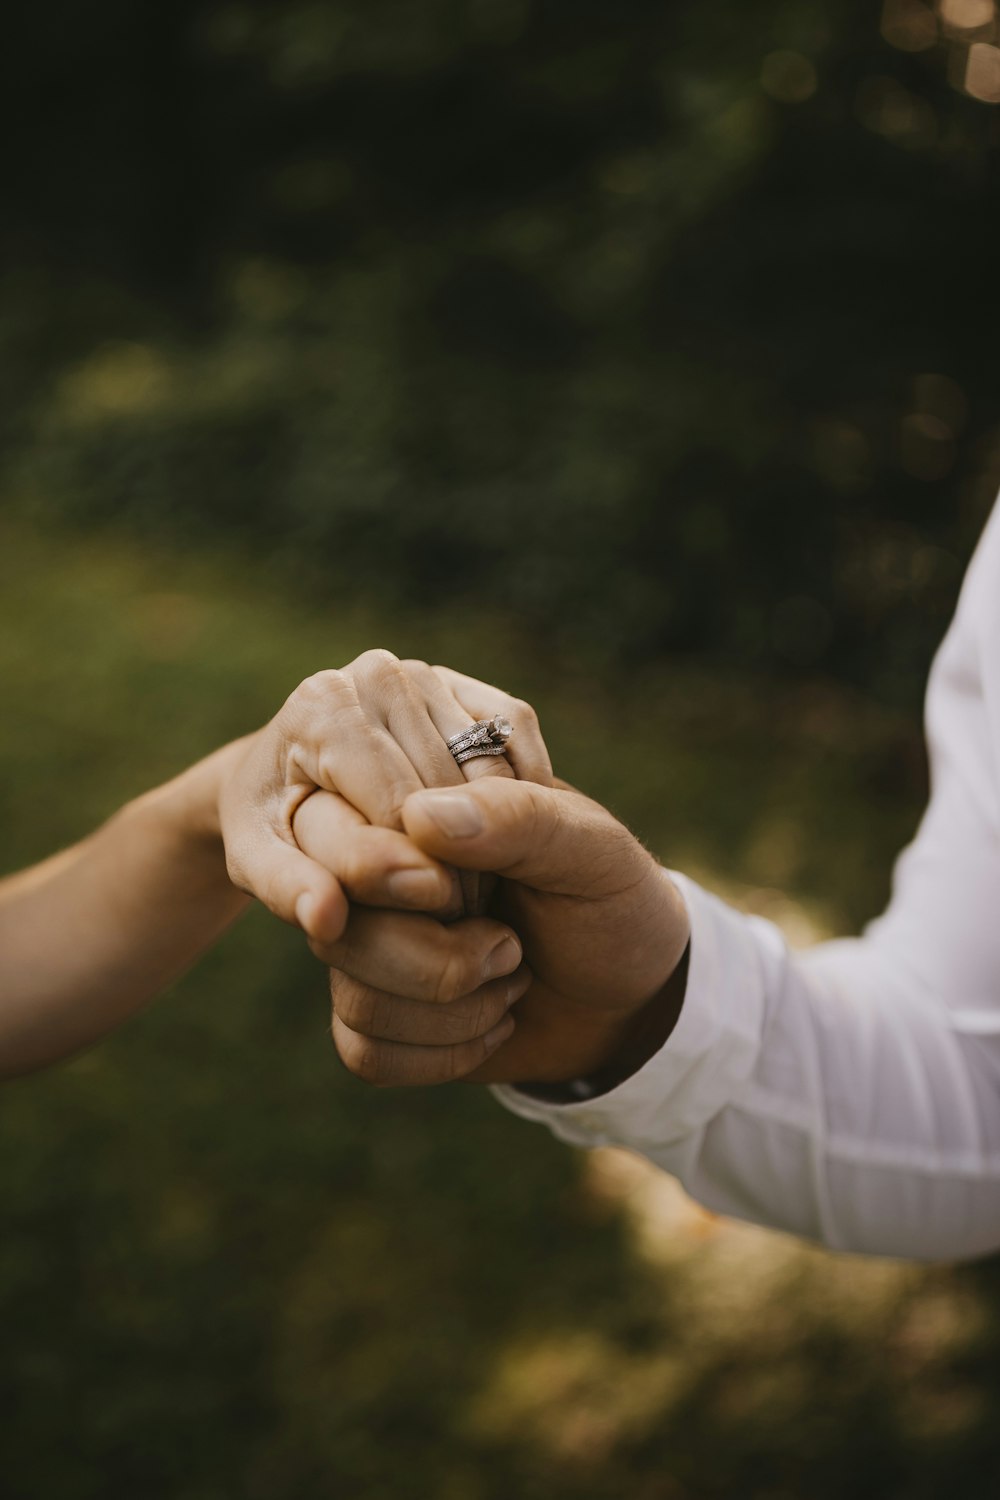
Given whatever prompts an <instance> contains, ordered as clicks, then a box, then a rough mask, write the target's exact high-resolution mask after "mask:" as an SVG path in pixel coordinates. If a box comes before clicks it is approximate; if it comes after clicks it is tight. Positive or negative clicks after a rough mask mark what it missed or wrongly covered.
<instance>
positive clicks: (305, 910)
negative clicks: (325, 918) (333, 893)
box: [295, 891, 316, 932]
mask: <svg viewBox="0 0 1000 1500" xmlns="http://www.w3.org/2000/svg"><path fill="white" fill-rule="evenodd" d="M315 910H316V898H315V896H311V895H310V894H309V892H308V891H303V893H302V895H301V896H300V897H299V899H298V900H297V901H296V903H295V920H296V922H298V924H299V926H300V927H301V928H302V931H303V932H308V931H309V923H310V921H311V920H312V917H313V913H314V912H315Z"/></svg>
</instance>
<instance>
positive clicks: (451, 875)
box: [221, 651, 688, 1085]
mask: <svg viewBox="0 0 1000 1500" xmlns="http://www.w3.org/2000/svg"><path fill="white" fill-rule="evenodd" d="M496 713H502V714H504V715H505V716H506V717H507V718H509V719H510V721H511V723H512V724H513V726H514V733H513V736H512V738H511V740H510V743H509V746H508V754H507V756H506V757H495V758H490V759H486V758H483V759H474V760H471V761H468V762H466V763H465V765H463V766H461V767H459V766H458V765H456V763H455V761H454V759H453V758H452V756H451V754H450V752H449V750H448V748H447V745H446V744H445V740H446V739H447V737H448V736H449V735H451V734H454V733H456V732H457V731H458V730H460V729H462V728H464V727H465V726H466V725H467V724H468V723H469V721H470V719H472V720H475V719H481V718H488V717H492V716H493V715H494V714H496ZM241 754H242V760H241V763H240V766H239V768H238V769H237V771H236V773H235V774H234V775H232V776H231V777H230V778H229V779H228V782H227V787H226V792H225V795H224V797H223V799H222V802H221V820H222V831H223V837H224V840H225V843H226V851H227V861H228V867H229V871H230V877H231V879H232V880H233V881H234V883H235V884H237V885H238V886H240V887H241V888H242V889H244V890H248V891H250V892H252V893H253V894H255V895H257V896H259V897H260V898H261V899H262V900H264V901H265V903H266V904H267V905H268V906H269V907H271V909H272V910H273V911H275V912H277V913H278V914H279V915H280V916H282V917H284V918H285V919H286V920H288V921H294V922H296V923H297V924H298V925H299V926H300V927H301V928H302V929H303V931H304V932H305V933H306V935H307V938H308V941H309V945H310V947H311V948H312V950H313V952H314V953H315V954H316V956H317V957H318V958H320V959H321V960H322V961H323V962H324V963H325V964H327V965H328V966H329V967H330V970H331V993H332V999H333V1039H334V1043H335V1045H336V1047H337V1050H338V1052H339V1054H340V1056H341V1058H342V1059H343V1061H344V1063H345V1064H346V1066H347V1067H348V1068H349V1069H350V1071H351V1072H353V1073H355V1074H356V1075H357V1076H359V1077H360V1078H363V1079H365V1080H366V1081H368V1082H370V1083H375V1084H381V1085H386V1084H430V1083H439V1082H445V1081H450V1080H453V1079H458V1078H467V1079H471V1080H474V1081H477V1082H499V1081H518V1082H522V1083H555V1082H559V1081H562V1080H567V1079H572V1078H578V1077H583V1076H592V1075H594V1074H595V1073H600V1072H601V1071H602V1070H606V1069H607V1067H608V1066H609V1065H610V1064H611V1063H612V1062H613V1060H614V1059H615V1058H621V1057H623V1056H626V1055H627V1054H628V1053H629V1049H630V1048H631V1049H632V1050H634V1047H635V1045H636V1039H637V1038H640V1039H641V1038H642V1037H646V1036H659V1035H661V1033H664V1032H665V1031H668V1030H669V1026H670V1025H671V1024H672V1019H673V1017H672V1014H671V1009H673V1010H676V1007H677V1004H678V1003H679V1002H678V997H677V996H676V995H671V994H670V986H669V981H670V980H671V977H672V976H673V975H674V974H675V972H676V971H677V969H678V964H679V961H680V959H681V956H682V955H683V953H684V951H685V948H686V946H687V941H688V920H687V913H686V911H685V908H684V904H683V901H682V899H681V897H680V894H679V892H678V891H677V889H676V887H675V886H674V884H673V883H672V882H671V880H670V879H669V877H668V876H667V875H666V874H665V872H664V871H663V870H662V869H661V868H660V867H659V865H658V864H657V863H656V861H655V860H654V859H653V858H652V856H651V855H650V854H649V853H648V852H647V850H645V849H644V848H643V847H642V845H641V844H640V843H639V842H638V840H637V839H635V838H634V837H633V836H632V834H631V833H630V832H629V831H628V830H627V829H626V828H625V827H624V826H623V825H622V824H621V823H620V822H618V821H617V819H615V818H614V817H613V816H612V815H611V813H609V812H608V811H607V810H606V809H604V808H603V807H600V806H599V805H598V804H597V803H595V802H592V801H590V800H589V799H588V798H586V797H584V796H582V795H581V794H580V793H579V792H576V791H574V790H573V789H572V788H570V787H568V786H566V785H565V784H563V783H556V782H554V781H553V777H552V770H551V764H550V761H549V757H548V753H547V751H546V747H545V744H544V740H543V738H542V735H541V732H540V730H539V727H538V721H537V718H536V716H535V714H534V712H533V710H532V709H531V708H530V706H529V705H527V704H525V703H523V702H521V701H519V700H517V699H513V698H511V697H510V696H509V695H508V694H506V693H503V692H501V691H499V690H498V689H496V688H493V687H490V686H489V685H487V684H485V683H482V682H478V681H476V680H475V679H473V678H469V677H464V676H462V675H461V674H459V673H456V672H452V671H450V670H448V669H446V668H441V667H434V668H432V667H430V666H428V665H427V664H426V663H423V662H413V661H406V662H401V661H398V660H397V659H396V658H395V657H393V656H392V655H391V654H390V653H388V652H382V651H376V652H367V653H365V655H364V656H362V657H359V658H358V660H357V661H356V662H354V663H353V664H352V665H351V666H350V667H347V668H345V669H343V670H342V671H336V672H323V673H320V674H318V675H317V676H316V677H313V678H310V679H309V680H308V681H307V682H305V683H304V684H302V686H301V687H300V688H298V689H297V690H296V692H295V693H294V694H293V695H292V697H291V698H290V699H289V700H288V702H287V703H286V704H285V706H284V708H283V709H282V710H281V711H280V713H279V714H278V715H277V716H276V718H275V719H274V720H273V721H272V723H271V724H270V725H268V726H267V727H266V728H265V730H263V731H260V732H259V734H258V735H255V736H253V737H251V739H250V740H249V741H246V742H242V746H241ZM262 787H264V788H267V791H266V794H265V793H262V792H261V788H262ZM251 788H252V789H254V797H255V799H256V806H255V807H254V809H253V815H252V816H251V815H250V814H249V813H248V810H247V806H246V800H245V799H246V794H247V793H248V791H249V790H250V789H251ZM262 796H263V797H264V800H265V803H266V805H265V806H263V807H262V806H261V805H260V804H261V798H262ZM262 814H263V816H262ZM651 1006H655V1007H657V1010H656V1013H655V1014H654V1016H653V1024H652V1026H650V1024H649V1021H650V1007H651ZM639 1045H642V1043H641V1040H640V1042H639Z"/></svg>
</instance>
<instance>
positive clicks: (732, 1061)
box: [492, 871, 785, 1154]
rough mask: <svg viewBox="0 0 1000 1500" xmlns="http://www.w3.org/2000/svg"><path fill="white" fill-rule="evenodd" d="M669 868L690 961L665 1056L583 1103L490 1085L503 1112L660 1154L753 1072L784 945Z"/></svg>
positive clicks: (583, 1141)
mask: <svg viewBox="0 0 1000 1500" xmlns="http://www.w3.org/2000/svg"><path fill="white" fill-rule="evenodd" d="M669 874H670V877H671V879H672V880H673V881H674V882H675V884H676V885H677V887H678V889H679V890H680V892H681V895H682V896H683V898H684V902H685V905H686V906H687V909H688V915H689V917H690V921H691V957H690V968H689V971H688V983H687V990H686V993H685V996H684V1003H683V1006H682V1007H681V1013H680V1017H679V1019H678V1021H677V1025H676V1026H675V1027H674V1029H673V1031H672V1032H671V1034H670V1036H669V1038H668V1039H667V1041H666V1042H665V1043H664V1045H663V1047H661V1049H660V1050H659V1052H657V1053H655V1054H654V1056H653V1057H651V1058H650V1060H649V1061H648V1062H647V1063H645V1064H644V1066H643V1067H641V1068H640V1069H639V1071H638V1072H637V1073H633V1075H632V1076H631V1078H627V1079H626V1080H625V1081H624V1083H620V1084H619V1085H618V1086H617V1087H616V1088H613V1089H611V1090H609V1091H608V1093H606V1094H601V1095H599V1096H597V1097H596V1098H592V1099H587V1100H584V1101H582V1102H580V1103H578V1104H577V1103H574V1104H546V1103H542V1102H541V1101H540V1100H537V1099H533V1098H531V1097H529V1096H528V1095H527V1094H524V1093H522V1092H521V1091H520V1090H519V1089H517V1088H515V1087H512V1086H509V1085H499V1086H495V1087H494V1088H493V1090H492V1092H493V1094H494V1095H495V1097H496V1098H497V1099H498V1100H499V1101H500V1103H501V1104H503V1105H504V1106H505V1108H507V1109H509V1110H511V1111H512V1112H513V1113H514V1114H516V1115H520V1116H521V1117H522V1119H525V1120H535V1121H537V1122H539V1123H540V1124H544V1125H547V1126H548V1127H549V1129H550V1130H551V1131H552V1132H553V1133H554V1134H555V1135H557V1136H558V1137H559V1138H560V1139H561V1140H564V1141H568V1142H569V1143H570V1144H571V1145H574V1146H606V1145H624V1146H631V1147H634V1148H635V1149H636V1150H638V1151H642V1152H644V1153H646V1154H649V1153H650V1152H653V1151H661V1152H662V1151H663V1149H664V1148H666V1147H670V1146H672V1145H675V1144H677V1143H678V1142H680V1141H681V1140H682V1139H684V1138H685V1137H688V1136H690V1135H691V1134H692V1133H694V1132H698V1131H701V1130H702V1129H703V1128H704V1127H705V1126H706V1125H707V1124H708V1122H709V1121H710V1120H711V1119H712V1118H713V1117H714V1116H715V1115H716V1114H718V1112H719V1111H720V1110H721V1109H723V1108H724V1107H725V1106H726V1105H727V1104H730V1103H732V1102H733V1101H734V1100H735V1098H736V1096H737V1095H738V1094H739V1092H740V1090H741V1088H742V1086H743V1084H744V1083H745V1081H746V1080H747V1078H748V1077H749V1076H750V1074H751V1073H752V1072H753V1069H754V1065H755V1063H756V1060H757V1054H758V1051H759V1048H760V1042H761V1037H762V1033H763V1030H764V1024H765V1019H766V1011H767V1003H768V997H769V996H771V995H774V994H776V993H777V989H778V986H779V985H780V982H781V969H782V966H783V964H784V959H785V946H784V942H783V940H782V938H781V935H780V933H779V932H778V931H777V929H776V928H775V927H773V926H772V925H771V923H770V922H765V921H763V920H762V919H761V918H759V917H748V916H746V915H744V914H743V913H741V912H738V911H734V910H733V908H732V907H730V906H727V905H726V904H725V902H723V901H720V900H719V899H718V897H717V896H713V895H711V894H710V893H709V892H708V891H705V890H703V889H702V888H701V887H700V886H699V885H697V884H696V883H695V882H694V881H693V880H689V879H688V877H687V876H685V875H680V874H678V873H676V872H675V871H670V872H669Z"/></svg>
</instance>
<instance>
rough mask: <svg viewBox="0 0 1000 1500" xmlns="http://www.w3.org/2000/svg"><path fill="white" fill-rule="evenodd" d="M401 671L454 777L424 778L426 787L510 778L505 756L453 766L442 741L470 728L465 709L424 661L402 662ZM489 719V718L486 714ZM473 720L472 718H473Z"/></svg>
mask: <svg viewBox="0 0 1000 1500" xmlns="http://www.w3.org/2000/svg"><path fill="white" fill-rule="evenodd" d="M403 666H404V668H405V669H406V672H407V675H408V676H409V678H410V680H411V682H412V683H413V685H414V688H415V689H416V691H417V692H418V693H419V695H420V698H421V700H422V702H423V704H424V711H425V713H426V716H427V719H428V722H429V723H430V725H431V727H432V733H433V734H434V735H435V737H436V738H437V741H438V744H439V745H441V746H443V747H444V753H445V754H446V755H447V757H448V759H449V760H450V761H451V763H452V766H453V767H454V769H455V771H457V773H458V774H457V776H456V775H450V776H448V777H444V776H442V777H440V778H439V779H438V780H436V781H431V780H429V779H427V778H426V777H425V778H424V779H425V781H426V783H427V785H428V786H449V785H451V784H457V783H460V782H462V781H477V780H478V779H479V777H480V776H513V775H514V768H513V766H512V765H511V763H510V761H509V760H508V759H507V756H506V755H477V756H474V757H473V759H472V760H466V761H463V762H462V764H461V765H460V766H459V765H457V763H456V761H455V759H454V756H453V755H452V753H451V751H450V750H449V749H448V747H447V744H446V741H447V740H449V739H450V738H451V737H452V735H454V734H460V733H461V731H462V730H463V729H468V728H469V725H470V722H472V721H470V716H469V710H468V709H467V708H465V707H464V706H463V705H462V704H461V703H460V702H459V700H458V699H457V698H456V697H455V694H454V693H453V692H452V690H451V688H450V687H449V686H448V685H447V683H446V682H445V681H444V679H443V678H442V677H440V676H439V675H438V672H437V670H436V669H435V668H434V667H431V666H428V664H427V663H426V662H425V661H412V660H411V661H404V663H403ZM490 717H492V715H490ZM473 721H474V716H473Z"/></svg>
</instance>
